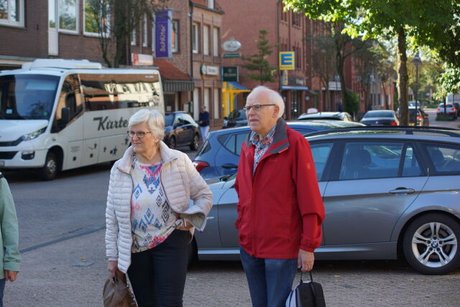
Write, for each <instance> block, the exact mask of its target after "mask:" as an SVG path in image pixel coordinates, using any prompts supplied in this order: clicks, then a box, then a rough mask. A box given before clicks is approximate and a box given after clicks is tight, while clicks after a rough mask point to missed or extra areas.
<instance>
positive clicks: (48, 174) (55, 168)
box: [39, 151, 59, 180]
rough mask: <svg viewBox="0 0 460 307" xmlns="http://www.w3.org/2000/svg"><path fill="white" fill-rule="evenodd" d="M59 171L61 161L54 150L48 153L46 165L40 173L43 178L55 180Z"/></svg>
mask: <svg viewBox="0 0 460 307" xmlns="http://www.w3.org/2000/svg"><path fill="white" fill-rule="evenodd" d="M58 172H59V161H58V159H57V157H56V154H55V153H54V152H52V151H50V152H48V154H47V155H46V160H45V165H44V166H43V167H42V168H41V169H40V171H39V175H40V177H41V178H42V179H43V180H53V179H54V178H56V176H57V174H58Z"/></svg>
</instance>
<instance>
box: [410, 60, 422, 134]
mask: <svg viewBox="0 0 460 307" xmlns="http://www.w3.org/2000/svg"><path fill="white" fill-rule="evenodd" d="M412 63H414V65H415V87H414V88H415V91H414V96H415V97H414V98H415V122H414V125H415V126H417V115H418V89H419V76H418V68H419V66H420V65H421V64H422V60H421V59H420V54H419V53H418V52H417V53H416V54H415V56H414V58H413V59H412Z"/></svg>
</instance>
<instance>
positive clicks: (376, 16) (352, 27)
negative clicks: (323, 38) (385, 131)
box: [283, 0, 458, 125]
mask: <svg viewBox="0 0 460 307" xmlns="http://www.w3.org/2000/svg"><path fill="white" fill-rule="evenodd" d="M283 2H284V3H285V5H286V7H287V8H288V9H289V8H291V9H293V10H295V11H301V12H304V13H305V14H306V15H307V16H308V17H310V18H312V19H315V20H324V21H328V22H340V23H342V24H343V25H344V31H343V32H345V33H348V34H349V35H351V36H352V37H361V38H362V39H364V40H365V39H369V38H379V37H386V38H392V37H396V38H397V42H398V43H397V50H398V51H397V54H398V65H399V66H398V94H399V104H400V108H401V123H402V124H403V125H407V124H408V105H407V93H408V73H407V48H408V41H411V40H413V41H414V42H415V44H417V42H419V44H421V43H427V42H429V41H431V42H432V45H438V46H439V45H440V44H441V39H440V37H437V36H436V34H437V32H434V31H433V29H436V30H439V31H441V30H442V29H441V28H438V27H436V26H435V25H436V24H437V23H438V22H439V21H440V20H441V19H442V18H446V14H445V13H444V12H446V11H447V12H451V11H452V9H451V7H452V6H454V4H455V3H456V2H458V1H456V0H442V1H439V0H425V1H420V0H372V1H368V0H347V1H345V0H342V1H337V0H322V1H311V0H283ZM453 16H454V15H450V14H447V18H448V19H449V21H443V22H442V23H441V24H442V25H446V24H452V21H453ZM457 16H458V15H457ZM442 37H445V35H443V36H442Z"/></svg>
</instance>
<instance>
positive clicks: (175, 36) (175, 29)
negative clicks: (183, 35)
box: [171, 20, 179, 53]
mask: <svg viewBox="0 0 460 307" xmlns="http://www.w3.org/2000/svg"><path fill="white" fill-rule="evenodd" d="M171 50H172V52H176V53H177V52H179V20H173V21H172V38H171Z"/></svg>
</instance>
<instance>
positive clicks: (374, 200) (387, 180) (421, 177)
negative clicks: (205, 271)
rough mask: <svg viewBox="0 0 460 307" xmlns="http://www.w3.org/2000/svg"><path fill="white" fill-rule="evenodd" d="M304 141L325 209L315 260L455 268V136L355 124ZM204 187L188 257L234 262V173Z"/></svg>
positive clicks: (458, 161)
mask: <svg viewBox="0 0 460 307" xmlns="http://www.w3.org/2000/svg"><path fill="white" fill-rule="evenodd" d="M307 138H308V140H309V142H310V146H311V149H312V153H313V158H314V161H315V165H316V174H317V178H318V184H319V189H320V191H321V194H322V197H323V200H324V204H325V209H326V219H325V221H324V223H323V241H322V245H321V246H320V247H319V248H318V249H317V250H316V251H315V258H316V259H318V260H340V259H343V260H371V259H375V260H383V259H389V260H391V259H397V258H399V257H403V258H405V260H406V261H407V262H408V264H409V265H410V266H411V267H412V268H414V269H415V270H417V271H419V272H421V273H423V274H445V273H448V272H450V271H452V270H454V269H456V268H457V267H458V265H459V258H460V248H459V247H460V246H459V243H460V132H459V131H457V130H447V129H446V130H443V129H433V128H421V127H417V128H415V127H384V128H383V127H361V128H359V127H358V128H345V129H341V130H325V131H321V132H316V133H313V134H311V135H310V136H308V137H307ZM266 175H267V176H273V177H272V178H276V174H266ZM210 188H211V190H212V193H213V202H214V206H213V208H212V210H211V212H210V214H209V216H208V224H207V226H206V229H205V230H204V232H197V233H196V236H195V239H194V242H193V246H194V247H195V252H197V256H198V257H199V259H201V260H230V259H233V260H237V259H239V256H238V255H239V245H238V239H237V231H236V229H235V226H234V223H235V220H236V216H237V211H236V205H237V203H238V197H237V194H236V192H235V189H234V176H233V177H231V178H227V180H226V181H225V180H224V181H220V182H218V183H214V184H211V185H210ZM275 192H276V191H275ZM265 193H270V192H269V191H265Z"/></svg>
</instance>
